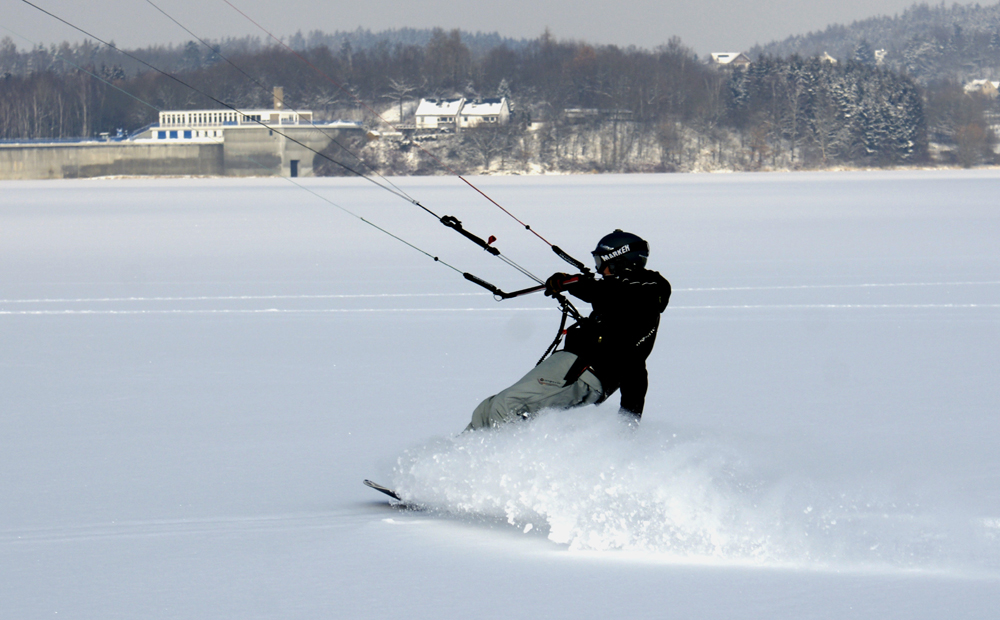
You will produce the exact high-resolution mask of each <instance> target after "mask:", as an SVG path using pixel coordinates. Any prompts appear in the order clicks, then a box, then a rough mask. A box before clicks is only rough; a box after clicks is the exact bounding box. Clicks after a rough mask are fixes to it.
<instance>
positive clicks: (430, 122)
mask: <svg viewBox="0 0 1000 620" xmlns="http://www.w3.org/2000/svg"><path fill="white" fill-rule="evenodd" d="M463 105H465V99H464V98H462V97H460V98H458V99H421V100H420V104H419V105H418V106H417V112H416V121H415V123H416V127H417V129H439V130H448V129H452V130H453V129H455V127H457V126H458V115H459V113H460V112H461V111H462V106H463Z"/></svg>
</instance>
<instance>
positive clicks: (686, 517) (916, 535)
mask: <svg viewBox="0 0 1000 620" xmlns="http://www.w3.org/2000/svg"><path fill="white" fill-rule="evenodd" d="M679 435H680V436H679ZM751 460H752V459H748V458H746V457H743V456H741V455H740V453H739V451H738V450H737V449H736V448H734V447H732V446H730V445H727V443H726V442H725V441H723V440H721V439H720V438H717V437H716V438H712V437H704V436H701V437H698V436H691V434H689V436H685V435H684V434H682V433H675V432H672V431H671V430H670V429H668V428H666V427H664V426H655V425H651V424H645V423H644V424H643V425H642V426H641V427H640V428H638V429H636V428H633V427H631V426H629V425H628V424H626V423H625V422H624V421H623V420H622V419H621V418H620V416H618V415H617V414H615V413H612V412H609V409H603V410H602V409H600V408H587V409H580V410H574V411H571V412H552V413H543V414H542V415H540V416H538V417H537V418H536V419H534V420H532V421H531V422H529V423H522V424H511V425H508V426H506V427H503V428H501V429H498V430H494V431H478V432H471V433H463V434H460V435H458V436H457V437H451V438H439V439H434V440H430V441H428V442H427V443H425V444H422V445H420V446H417V447H415V448H411V449H409V450H407V451H406V452H404V453H403V455H401V456H400V457H399V459H398V461H397V464H396V467H395V469H394V473H393V483H394V485H395V488H396V490H397V492H399V493H400V495H401V496H402V497H403V498H404V499H405V500H408V501H412V502H414V503H417V504H420V505H421V506H424V507H425V508H427V509H428V510H431V511H435V512H440V513H447V514H451V515H457V516H460V517H475V518H488V519H502V520H504V521H506V522H508V523H510V524H511V525H512V526H514V527H517V528H519V529H521V530H523V531H525V532H529V531H532V530H535V531H536V532H542V533H544V534H546V535H547V536H548V538H549V540H551V541H553V542H555V543H558V544H562V545H566V546H568V547H569V548H570V549H573V550H581V551H610V550H620V551H625V552H638V553H640V554H644V555H650V556H655V557H661V558H665V559H669V560H677V561H686V562H699V563H701V562H709V563H712V562H718V563H740V564H757V565H769V566H812V567H815V568H841V567H850V566H853V567H863V568H872V569H882V568H906V569H928V570H940V569H966V570H963V572H966V571H967V569H972V570H973V571H974V572H976V573H980V574H981V573H982V570H983V569H987V570H988V571H989V572H991V573H995V572H997V570H998V569H1000V565H998V558H1000V553H998V551H1000V540H998V535H997V534H998V528H997V527H996V524H995V523H994V522H992V521H989V520H986V521H984V520H982V519H979V520H975V519H958V520H957V522H956V520H955V519H947V518H944V517H943V516H942V515H940V514H937V513H934V512H928V511H927V509H925V508H924V507H922V506H919V505H916V504H913V503H908V502H906V501H902V500H900V499H898V498H889V497H887V496H886V495H885V494H884V492H881V495H880V494H879V493H872V492H870V491H869V492H864V491H861V490H854V491H851V490H844V489H829V488H827V489H824V488H821V487H820V485H818V484H815V483H811V482H809V481H807V480H802V479H801V478H795V479H793V477H792V476H775V475H774V474H773V473H772V474H764V473H761V472H760V471H756V470H755V469H754V467H753V465H752V463H751V462H750V461H751ZM825 484H829V483H828V482H827V483H825Z"/></svg>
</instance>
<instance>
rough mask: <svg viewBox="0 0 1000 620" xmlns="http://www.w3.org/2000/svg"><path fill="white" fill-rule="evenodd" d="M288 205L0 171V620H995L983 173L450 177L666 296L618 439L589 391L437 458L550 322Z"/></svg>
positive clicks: (526, 251)
mask: <svg viewBox="0 0 1000 620" xmlns="http://www.w3.org/2000/svg"><path fill="white" fill-rule="evenodd" d="M393 181H394V183H396V184H397V185H398V186H399V187H400V188H402V189H403V190H405V191H406V192H408V193H409V194H411V195H412V196H413V197H414V198H416V199H418V200H420V201H421V203H422V204H424V205H426V206H427V207H428V208H429V209H432V210H433V211H434V212H435V213H437V214H438V215H445V214H448V215H455V216H457V217H458V218H459V219H461V220H462V222H463V223H464V225H465V227H466V228H467V229H469V230H471V231H472V232H474V233H476V234H478V235H481V236H484V237H485V236H488V235H495V236H496V237H497V238H498V240H497V242H496V245H497V246H498V247H499V248H500V249H501V250H502V251H503V252H504V254H505V255H507V256H509V257H511V258H512V259H513V260H515V261H517V262H518V263H520V264H521V265H523V266H525V267H526V268H528V269H529V270H531V271H532V272H533V273H535V274H536V275H538V276H541V277H542V278H544V277H546V276H548V275H549V274H550V273H552V272H554V271H569V270H570V267H569V265H567V264H565V263H563V262H562V261H560V260H559V259H558V258H557V257H556V256H555V255H554V254H553V253H551V251H550V250H549V249H548V247H547V246H546V244H545V243H543V242H542V241H540V240H539V239H538V238H537V237H535V236H534V235H532V234H530V233H528V232H526V231H525V230H524V229H523V228H521V227H520V226H519V225H518V224H517V223H516V222H514V221H513V220H511V219H510V218H508V217H507V216H506V215H504V214H503V213H502V212H501V211H500V210H498V209H496V208H495V207H493V206H492V205H490V204H489V203H488V202H486V201H485V200H483V199H482V198H481V197H479V196H478V195H477V194H475V193H474V192H472V191H471V190H470V189H469V188H467V187H466V186H464V185H463V184H462V183H461V182H460V181H458V180H456V179H451V178H421V179H394V180H393ZM298 182H299V185H300V187H297V186H296V185H295V184H293V183H290V182H288V181H287V180H281V179H251V180H218V179H216V180H199V179H191V180H155V181H150V180H146V181H138V180H91V181H53V182H17V183H10V182H8V183H0V369H2V383H0V391H2V393H3V401H2V402H3V409H2V411H0V471H2V472H3V475H2V476H0V497H2V502H0V584H2V585H0V610H3V612H2V613H0V617H4V618H7V617H9V618H12V619H13V618H17V619H19V620H20V619H31V618H43V617H44V618H49V617H70V618H101V619H106V618H138V617H142V618H185V619H187V618H240V619H245V618H257V617H259V618H317V617H333V618H385V617H390V616H400V617H407V618H589V617H595V618H598V617H599V618H607V617H626V618H628V617H676V618H699V619H705V618H733V617H757V618H771V619H774V618H779V619H780V618H789V619H791V618H795V619H801V618H838V619H839V618H876V617H878V618H908V619H909V618H948V619H955V618H992V617H995V614H996V611H995V610H996V609H997V608H1000V450H998V446H997V441H998V437H1000V382H998V381H997V379H996V375H997V369H998V368H1000V247H998V243H1000V209H998V208H997V204H998V203H1000V199H998V197H1000V172H998V171H978V172H954V171H952V172H941V171H935V172H885V173H836V174H822V173H816V174H766V175H764V174H761V175H742V174H739V175H684V176H680V175H678V176H671V175H666V176H661V175H650V176H599V177H597V176H586V177H580V176H573V177H521V178H517V177H507V178H480V179H474V182H476V183H477V184H478V185H480V186H481V187H482V188H483V189H484V190H485V191H486V192H487V193H489V194H490V195H491V196H492V197H493V198H495V199H496V200H497V201H498V202H499V203H500V204H502V205H504V207H506V208H508V209H509V210H511V211H512V212H513V213H514V214H516V215H517V216H518V217H520V218H521V219H522V220H524V221H526V222H527V223H529V224H531V226H532V229H533V230H536V231H538V233H539V234H541V235H542V236H544V237H545V238H546V239H548V240H549V241H551V242H553V243H555V244H557V245H559V246H561V247H562V248H564V249H565V250H566V251H568V252H569V253H570V254H572V255H574V256H576V257H578V258H581V259H587V260H588V261H589V252H590V250H592V249H593V246H594V245H595V243H596V241H597V239H599V238H600V237H601V236H603V235H604V234H606V233H608V232H610V231H611V230H612V229H614V228H623V229H625V230H629V231H632V232H635V233H638V234H640V235H642V236H643V237H645V238H647V239H648V240H649V242H650V245H651V248H652V254H651V257H650V262H649V266H650V267H651V268H653V269H656V270H658V271H660V272H661V273H663V274H664V275H665V276H666V277H667V278H668V279H669V280H670V281H671V283H672V284H673V287H674V294H673V297H672V299H671V304H670V306H669V307H668V308H667V311H666V312H665V313H664V315H663V323H662V327H661V331H660V336H659V340H658V342H657V345H656V349H655V350H654V352H653V355H652V356H651V358H650V360H649V372H650V377H651V386H650V391H649V394H648V397H647V402H646V411H645V414H644V416H643V421H642V424H641V426H640V428H639V429H638V430H637V431H636V432H631V431H629V430H628V429H626V428H624V427H623V426H622V425H621V424H620V423H619V422H618V421H617V419H616V417H617V416H616V414H615V412H616V411H617V407H618V397H617V395H615V396H614V397H612V398H611V399H610V400H609V401H608V402H607V403H606V404H605V405H603V406H601V407H596V408H589V409H582V410H575V411H571V412H554V413H549V414H546V415H543V416H541V417H539V418H538V419H536V420H534V421H532V422H530V423H527V424H523V425H514V426H511V427H509V428H506V429H503V430H501V431H498V432H494V433H471V434H466V435H462V436H459V435H458V431H460V430H461V429H462V428H464V426H465V425H466V424H467V423H468V421H469V417H470V415H471V412H472V409H473V408H474V407H475V405H476V404H477V403H478V402H479V401H480V400H481V399H482V398H484V397H486V396H488V395H490V394H493V393H495V392H496V391H498V390H499V389H502V388H503V387H506V386H507V385H508V384H509V383H511V382H512V381H513V380H515V379H517V378H519V377H520V376H521V375H522V374H523V373H524V372H526V371H527V370H528V369H530V367H531V366H532V364H534V362H535V361H536V360H537V358H538V356H539V355H541V353H542V351H543V350H544V349H545V347H546V346H547V345H548V344H549V342H550V341H551V339H552V337H553V336H554V335H555V329H556V327H557V325H558V320H559V313H558V311H557V310H556V308H555V307H554V305H553V303H552V302H551V300H549V299H548V298H545V297H542V296H539V295H535V296H529V297H522V298H518V299H516V300H510V301H505V302H502V303H497V302H495V301H494V300H493V298H492V296H491V295H489V294H488V293H485V292H484V291H483V290H482V289H479V288H477V287H475V286H474V285H472V284H470V283H469V282H467V281H466V280H464V279H463V278H462V276H461V274H460V273H457V272H455V271H453V270H451V269H449V268H447V267H446V266H443V265H442V264H441V263H439V262H434V261H433V260H431V259H429V258H428V257H427V256H424V255H422V254H420V253H419V252H417V251H415V250H414V249H412V248H410V247H407V246H406V245H404V244H402V243H399V242H398V241H396V240H394V239H392V238H391V237H389V236H387V235H384V234H382V233H380V232H379V231H377V230H375V229H374V228H372V227H370V226H367V225H366V224H365V223H363V222H362V221H360V220H359V219H357V217H356V216H359V217H363V218H365V219H367V220H369V221H371V222H372V223H374V224H377V225H379V226H382V227H384V228H385V229H387V230H389V231H390V232H392V233H394V234H396V235H399V236H401V237H403V238H405V239H406V240H407V241H409V242H410V243H413V244H415V245H417V246H419V247H420V248H421V249H423V250H425V251H427V252H429V253H431V254H433V255H435V256H438V257H440V259H441V260H442V261H444V262H446V263H448V264H449V265H453V266H455V267H457V268H458V269H459V270H462V271H469V272H472V273H474V274H476V275H478V276H480V277H482V278H484V279H486V280H488V281H490V282H492V283H494V284H496V285H498V286H500V287H501V288H503V289H506V290H513V289H517V288H522V287H526V286H530V285H532V284H533V282H532V281H531V280H529V279H528V278H526V277H524V276H522V275H520V274H518V273H517V272H516V271H515V270H513V269H510V268H509V267H507V266H506V265H504V264H503V263H501V262H500V261H498V260H496V259H495V258H492V257H491V256H489V255H488V254H486V253H485V252H483V251H482V250H480V249H479V248H477V247H475V246H474V245H473V244H471V243H469V242H467V241H465V240H464V239H462V238H461V237H460V236H458V235H456V234H455V233H454V232H453V231H450V230H448V229H446V228H445V227H443V226H441V225H440V224H438V223H437V222H435V221H434V219H433V218H432V217H430V216H429V215H428V214H427V213H425V212H423V211H421V210H420V209H418V208H417V207H415V206H413V205H412V204H409V203H407V202H405V201H403V200H399V199H397V198H395V197H393V196H392V195H390V194H389V193H388V192H385V191H382V190H379V189H378V188H375V187H373V186H372V185H371V184H369V183H366V182H364V181H360V180H345V179H302V180H299V181H298ZM302 187H305V188H307V189H308V190H309V191H304V190H303V189H302ZM320 197H322V199H321V198H320ZM331 203H335V204H336V205H337V206H334V204H331ZM342 209H346V210H349V211H350V213H346V212H344V211H343V210H342ZM581 306H583V307H585V305H584V304H581ZM364 478H373V479H375V480H378V481H381V482H384V483H387V484H390V485H392V486H395V487H396V488H398V489H399V491H400V492H401V493H402V494H403V495H404V496H405V497H407V498H412V499H414V500H415V501H418V502H422V503H424V504H426V505H427V506H428V508H429V509H428V510H426V511H422V512H413V511H401V510H398V509H393V508H390V507H389V506H388V505H387V503H386V502H383V501H381V500H382V499H383V497H382V496H380V495H378V494H377V493H376V492H375V491H372V490H371V489H368V488H366V487H364V486H362V484H361V481H362V479H364Z"/></svg>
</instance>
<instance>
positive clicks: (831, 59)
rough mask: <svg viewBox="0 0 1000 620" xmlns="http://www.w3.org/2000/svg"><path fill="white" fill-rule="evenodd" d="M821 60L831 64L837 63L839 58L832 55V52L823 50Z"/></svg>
mask: <svg viewBox="0 0 1000 620" xmlns="http://www.w3.org/2000/svg"><path fill="white" fill-rule="evenodd" d="M819 60H820V62H825V63H829V64H831V65H835V64H837V59H836V58H834V57H833V56H831V55H830V52H823V55H822V56H820V57H819Z"/></svg>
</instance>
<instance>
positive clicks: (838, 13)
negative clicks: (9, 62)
mask: <svg viewBox="0 0 1000 620" xmlns="http://www.w3.org/2000/svg"><path fill="white" fill-rule="evenodd" d="M31 1H32V2H34V3H35V4H37V5H39V6H41V7H43V8H45V9H47V10H49V11H51V12H52V13H55V14H57V15H59V16H60V17H63V18H64V19H66V20H68V21H71V22H73V23H75V24H77V25H78V26H80V27H81V28H84V29H86V30H89V31H91V32H93V33H94V34H95V35H97V36H100V37H102V38H106V39H108V40H114V41H115V42H116V43H117V44H118V45H120V46H123V47H130V48H131V47H139V46H144V45H148V44H151V43H171V42H173V43H182V42H184V41H187V40H189V39H190V36H188V35H187V34H186V33H185V32H184V31H182V30H181V29H179V28H178V27H177V26H176V25H175V24H174V23H172V22H170V21H169V20H168V19H167V18H165V17H164V16H163V15H161V14H160V13H158V12H157V11H156V10H155V9H154V8H153V7H152V6H150V5H149V4H147V2H146V0H31ZM153 1H154V2H156V4H157V5H159V6H160V7H161V8H162V9H163V10H164V11H166V12H167V13H170V14H171V15H173V16H174V17H175V18H176V19H177V20H178V21H180V22H181V23H183V24H184V25H185V26H187V27H188V28H190V29H191V30H192V31H193V32H195V33H197V34H198V35H199V36H201V37H202V38H212V39H216V38H221V37H226V36H243V35H247V34H255V35H259V34H261V33H260V31H259V30H257V28H256V27H255V26H254V25H253V24H251V23H250V22H249V21H247V20H246V19H245V18H244V17H242V16H241V15H240V14H239V13H237V12H236V11H234V10H233V9H232V8H230V7H229V6H228V5H227V4H226V3H225V2H224V1H223V0H153ZM230 2H232V3H233V4H234V5H235V6H237V7H238V8H240V9H241V10H242V11H244V12H245V13H247V14H248V15H249V16H250V17H252V18H254V19H255V20H256V21H257V22H259V23H260V24H261V25H262V26H264V27H266V28H268V29H269V30H271V31H272V32H273V33H274V34H276V35H278V36H287V35H291V34H294V33H295V32H296V31H297V30H302V31H303V32H309V31H310V30H316V29H318V30H323V31H326V32H333V31H336V30H354V29H355V28H357V27H359V26H361V27H363V28H369V29H371V30H375V31H377V30H383V29H387V28H401V27H406V26H410V27H414V28H428V27H435V26H440V27H442V28H445V29H451V28H461V29H463V30H467V31H470V32H475V31H483V32H497V33H499V34H500V35H502V36H508V37H515V38H521V37H526V38H535V37H537V36H538V35H539V34H541V33H542V32H543V31H544V29H545V28H546V27H548V28H549V29H550V30H551V31H552V34H553V35H555V37H556V38H557V39H576V40H582V41H587V42H590V43H599V44H601V43H614V44H618V45H626V46H627V45H633V44H634V45H638V46H641V47H646V48H652V47H655V46H657V45H659V44H661V43H666V41H667V40H668V39H669V38H670V37H671V36H674V35H677V36H679V37H680V38H681V39H682V40H683V42H684V43H685V44H687V45H688V46H690V47H692V48H693V49H694V50H695V52H697V53H698V54H699V55H701V56H705V55H706V54H708V53H710V52H718V51H725V52H738V51H745V50H747V49H749V48H750V47H752V46H753V45H754V44H755V43H768V42H770V41H772V40H776V39H783V38H785V37H787V36H789V35H793V34H806V33H808V32H810V31H815V30H822V29H824V28H825V27H826V26H827V25H829V24H832V23H844V24H847V23H850V22H852V21H855V20H860V19H865V18H868V17H873V16H875V15H893V14H896V13H898V12H901V11H902V10H903V9H905V8H907V7H909V6H911V5H913V4H914V1H913V0H838V1H836V2H819V1H817V0H768V1H767V2H764V1H762V0H750V1H747V0H742V1H741V0H700V1H699V2H692V1H681V0H617V1H615V0H600V1H597V0H576V1H571V0H492V1H490V2H484V1H482V0H426V1H421V0H410V1H407V2H403V1H401V0H353V1H351V2H344V1H341V0H280V1H279V0H230ZM0 26H4V27H6V28H8V29H10V30H12V31H14V32H16V33H18V34H20V35H22V36H24V37H27V38H28V39H31V40H33V41H36V42H40V43H45V44H49V43H53V42H60V41H63V40H70V41H80V40H82V38H83V37H82V36H81V35H79V34H78V33H76V32H75V31H73V30H71V29H69V28H68V27H66V26H64V25H62V24H60V23H58V22H56V21H55V20H53V19H52V18H50V17H48V16H46V15H44V14H42V13H40V12H38V11H37V10H36V9H34V8H32V7H30V6H28V5H27V4H24V3H23V2H22V1H21V0H0ZM5 35H7V33H6V32H4V31H3V30H0V37H2V36H5ZM15 40H16V39H15ZM16 41H17V43H18V46H19V47H25V44H24V43H23V41H20V40H16Z"/></svg>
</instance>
